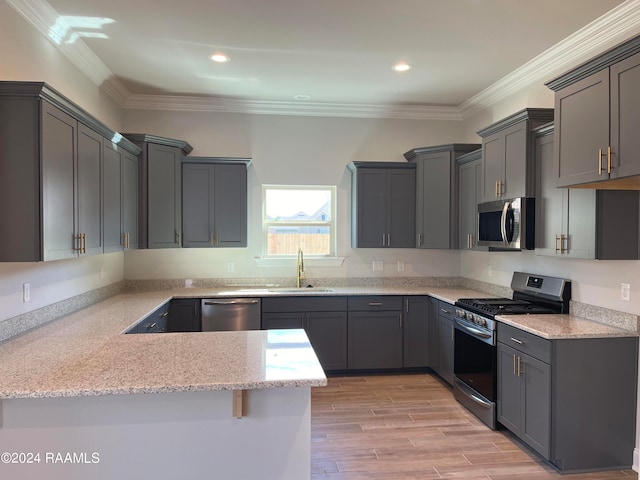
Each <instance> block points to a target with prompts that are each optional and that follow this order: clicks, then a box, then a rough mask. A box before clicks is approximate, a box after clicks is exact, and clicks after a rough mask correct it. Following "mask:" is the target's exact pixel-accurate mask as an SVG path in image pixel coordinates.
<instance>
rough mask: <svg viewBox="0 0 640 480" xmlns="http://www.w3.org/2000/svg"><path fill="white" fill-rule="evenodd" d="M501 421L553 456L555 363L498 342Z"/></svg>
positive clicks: (538, 450) (535, 446) (499, 416)
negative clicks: (552, 377) (552, 431)
mask: <svg viewBox="0 0 640 480" xmlns="http://www.w3.org/2000/svg"><path fill="white" fill-rule="evenodd" d="M497 350H498V413H497V415H498V421H499V422H500V423H501V424H502V425H504V426H505V427H507V428H508V429H509V430H511V431H512V432H513V433H515V434H516V435H517V436H518V437H520V438H521V439H522V440H523V441H524V442H525V443H527V445H529V446H530V447H531V448H533V449H534V450H535V451H536V452H538V453H539V454H540V455H542V456H543V457H545V458H547V459H548V458H549V448H550V440H551V434H550V427H551V366H550V365H549V364H548V363H544V362H542V361H540V360H538V359H536V358H534V357H532V356H530V355H527V354H525V353H522V352H521V351H519V350H515V349H514V348H511V347H509V346H508V345H505V344H503V343H498V348H497Z"/></svg>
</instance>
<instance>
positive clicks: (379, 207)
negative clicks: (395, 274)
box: [351, 168, 388, 248]
mask: <svg viewBox="0 0 640 480" xmlns="http://www.w3.org/2000/svg"><path fill="white" fill-rule="evenodd" d="M356 175H357V187H356V188H357V195H356V202H357V204H356V205H357V210H356V218H352V219H351V221H352V222H354V225H352V228H356V229H357V230H356V235H355V236H356V238H357V244H356V245H354V247H359V248H368V247H383V246H386V237H385V235H386V234H387V202H388V200H387V172H386V170H385V169H382V168H364V169H358V171H357V173H356Z"/></svg>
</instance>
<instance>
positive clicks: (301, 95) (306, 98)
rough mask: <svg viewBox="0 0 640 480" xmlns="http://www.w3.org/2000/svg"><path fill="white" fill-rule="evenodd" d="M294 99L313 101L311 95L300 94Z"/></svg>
mask: <svg viewBox="0 0 640 480" xmlns="http://www.w3.org/2000/svg"><path fill="white" fill-rule="evenodd" d="M293 98H295V99H296V100H311V95H305V94H300V95H295V96H294V97H293Z"/></svg>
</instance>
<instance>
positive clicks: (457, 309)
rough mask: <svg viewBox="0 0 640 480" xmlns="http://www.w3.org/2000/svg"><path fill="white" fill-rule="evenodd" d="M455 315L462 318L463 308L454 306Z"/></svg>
mask: <svg viewBox="0 0 640 480" xmlns="http://www.w3.org/2000/svg"><path fill="white" fill-rule="evenodd" d="M456 317H460V318H464V310H460V309H459V308H456Z"/></svg>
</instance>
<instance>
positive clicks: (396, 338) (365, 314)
mask: <svg viewBox="0 0 640 480" xmlns="http://www.w3.org/2000/svg"><path fill="white" fill-rule="evenodd" d="M347 335H348V339H349V344H348V360H347V366H348V368H349V370H369V369H393V368H402V360H403V358H402V341H403V335H402V297H393V296H384V297H377V296H366V297H349V318H348V333H347Z"/></svg>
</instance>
